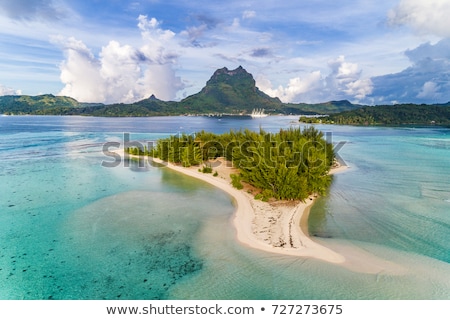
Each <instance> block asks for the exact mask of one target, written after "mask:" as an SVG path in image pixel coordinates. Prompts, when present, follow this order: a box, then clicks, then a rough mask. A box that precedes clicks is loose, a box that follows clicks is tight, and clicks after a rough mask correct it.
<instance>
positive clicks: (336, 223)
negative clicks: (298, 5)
mask: <svg viewBox="0 0 450 320" xmlns="http://www.w3.org/2000/svg"><path fill="white" fill-rule="evenodd" d="M296 120H297V117H281V116H280V117H267V118H261V119H257V120H255V119H253V120H252V119H250V118H222V119H218V118H213V117H211V118H208V117H157V118H94V117H34V116H26V117H25V116H24V117H19V116H14V117H0V159H1V160H0V299H448V298H450V162H449V159H450V130H449V129H447V128H441V127H417V128H412V127H401V128H386V127H350V126H325V125H323V126H318V128H319V129H320V130H322V131H324V132H328V133H331V134H332V139H333V142H334V143H336V144H337V143H339V142H345V144H344V145H343V147H342V148H340V150H339V151H338V153H339V155H340V157H341V158H342V159H343V160H344V161H345V162H346V163H347V164H348V165H349V166H350V169H349V170H347V171H346V172H344V173H341V174H338V175H336V176H335V177H334V180H333V184H332V187H331V189H330V191H329V194H328V195H327V196H324V197H322V198H320V199H319V201H318V202H317V203H316V204H315V205H314V207H313V208H312V210H311V215H310V219H309V229H310V233H311V234H312V235H313V236H314V237H315V239H316V240H317V241H319V242H321V243H324V244H325V245H329V246H331V247H333V246H346V247H354V248H359V249H361V250H364V251H365V252H368V253H370V254H371V255H374V256H377V257H379V258H381V259H386V260H389V261H392V262H393V263H395V264H397V265H399V266H402V268H404V269H405V270H406V272H404V273H402V274H399V275H395V274H391V273H389V272H380V273H378V274H366V273H362V272H354V271H351V270H348V269H347V268H344V267H342V266H339V265H334V264H329V263H325V262H322V261H318V260H315V259H310V258H298V257H289V256H283V255H276V254H270V253H266V252H260V251H258V250H254V249H251V248H248V247H246V246H243V245H241V244H240V243H238V242H237V241H236V240H235V230H234V228H233V226H232V224H231V219H232V216H233V211H234V207H233V199H231V198H230V197H229V196H228V195H227V194H225V193H223V192H222V191H221V190H218V189H216V188H214V187H212V186H210V185H208V184H206V183H203V182H201V181H197V180H195V179H192V178H189V177H185V176H183V175H180V174H178V173H176V172H172V171H170V170H169V169H167V168H158V167H153V166H149V165H147V166H139V165H138V164H137V163H126V162H123V163H121V164H120V165H119V166H116V167H113V168H108V167H105V166H102V162H105V161H106V162H111V161H112V158H111V157H110V156H107V155H105V154H103V152H102V146H103V145H104V144H105V143H107V142H119V143H123V139H124V136H123V135H124V133H130V136H131V138H132V139H133V140H138V141H151V140H155V139H158V138H160V137H165V136H167V135H170V134H176V133H179V132H185V133H193V132H196V131H199V130H203V129H204V130H207V131H213V132H217V133H221V132H225V131H228V130H230V129H241V128H249V129H252V130H259V128H260V127H262V128H263V129H265V130H267V131H278V130H279V129H280V128H287V127H289V126H298V125H299V124H298V123H296ZM110 150H111V151H113V150H114V149H113V148H111V149H110Z"/></svg>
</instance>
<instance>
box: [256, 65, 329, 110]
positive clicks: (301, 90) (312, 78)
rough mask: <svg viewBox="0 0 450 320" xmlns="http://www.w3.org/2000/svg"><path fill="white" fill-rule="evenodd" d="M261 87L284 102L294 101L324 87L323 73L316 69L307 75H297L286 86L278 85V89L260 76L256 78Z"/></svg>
mask: <svg viewBox="0 0 450 320" xmlns="http://www.w3.org/2000/svg"><path fill="white" fill-rule="evenodd" d="M256 82H257V86H258V87H259V89H260V90H261V91H263V92H265V93H266V94H268V95H269V96H272V97H278V98H280V100H281V101H283V102H294V101H298V100H299V99H301V98H303V99H304V97H303V96H305V95H309V94H310V93H311V92H312V91H315V90H320V88H322V86H323V84H322V82H323V81H322V75H321V73H320V71H314V72H311V73H310V74H308V75H306V76H305V77H303V78H301V77H295V78H292V79H289V83H288V84H287V86H286V87H283V86H281V85H280V86H278V88H276V89H272V83H271V82H270V81H269V80H268V79H266V78H264V77H262V76H259V77H257V79H256Z"/></svg>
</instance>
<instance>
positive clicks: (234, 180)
mask: <svg viewBox="0 0 450 320" xmlns="http://www.w3.org/2000/svg"><path fill="white" fill-rule="evenodd" d="M230 178H231V185H232V186H233V187H234V188H236V189H238V190H241V189H243V188H244V186H243V185H242V183H241V176H240V175H238V174H230Z"/></svg>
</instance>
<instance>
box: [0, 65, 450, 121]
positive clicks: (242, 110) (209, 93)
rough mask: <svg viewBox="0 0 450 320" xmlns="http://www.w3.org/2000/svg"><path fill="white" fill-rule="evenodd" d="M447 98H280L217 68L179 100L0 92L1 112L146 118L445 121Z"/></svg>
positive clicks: (238, 73)
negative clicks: (259, 112)
mask: <svg viewBox="0 0 450 320" xmlns="http://www.w3.org/2000/svg"><path fill="white" fill-rule="evenodd" d="M449 105H450V103H447V104H437V105H427V106H425V105H414V104H411V105H398V106H377V107H367V106H362V105H357V104H352V103H351V102H349V101H347V100H342V101H330V102H324V103H316V104H306V103H297V104H295V103H282V102H281V101H280V99H278V98H272V97H270V96H268V95H267V94H265V93H264V92H262V91H261V90H259V89H258V88H257V87H256V83H255V80H254V79H253V76H252V75H251V74H250V73H248V72H247V71H246V70H245V69H244V68H242V67H241V66H239V67H238V68H237V69H234V70H229V69H227V68H222V69H218V70H216V71H215V72H214V74H213V75H212V76H211V78H210V79H209V80H208V81H207V82H206V85H205V86H204V87H203V89H202V90H201V91H200V92H198V93H196V94H194V95H191V96H189V97H187V98H185V99H183V100H181V101H180V102H176V101H163V100H160V99H158V98H156V97H155V96H154V95H152V96H150V97H149V98H147V99H144V100H141V101H137V102H134V103H130V104H124V103H116V104H110V105H103V104H101V103H100V104H99V103H80V102H78V101H76V100H75V99H73V98H70V97H62V96H54V95H51V94H45V95H39V96H25V95H23V96H3V97H0V114H2V113H3V114H37V115H86V116H103V117H105V116H106V117H107V116H110V117H146V116H165V115H184V114H234V115H238V114H241V115H242V114H250V113H251V112H252V110H253V109H265V111H266V113H269V114H297V115H307V114H326V115H330V117H329V121H332V122H335V123H345V124H400V123H421V124H426V123H436V124H442V123H449V122H450V120H449V117H448V114H447V113H446V112H447V111H446V110H448V108H450V107H449Z"/></svg>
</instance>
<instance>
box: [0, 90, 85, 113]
mask: <svg viewBox="0 0 450 320" xmlns="http://www.w3.org/2000/svg"><path fill="white" fill-rule="evenodd" d="M81 106H83V104H82V103H79V102H78V101H76V100H75V99H73V98H70V97H62V96H54V95H52V94H44V95H39V96H26V95H21V96H1V97H0V114H36V113H39V112H42V111H44V110H48V109H53V110H55V111H56V110H57V109H69V108H70V109H72V108H79V107H81Z"/></svg>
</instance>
